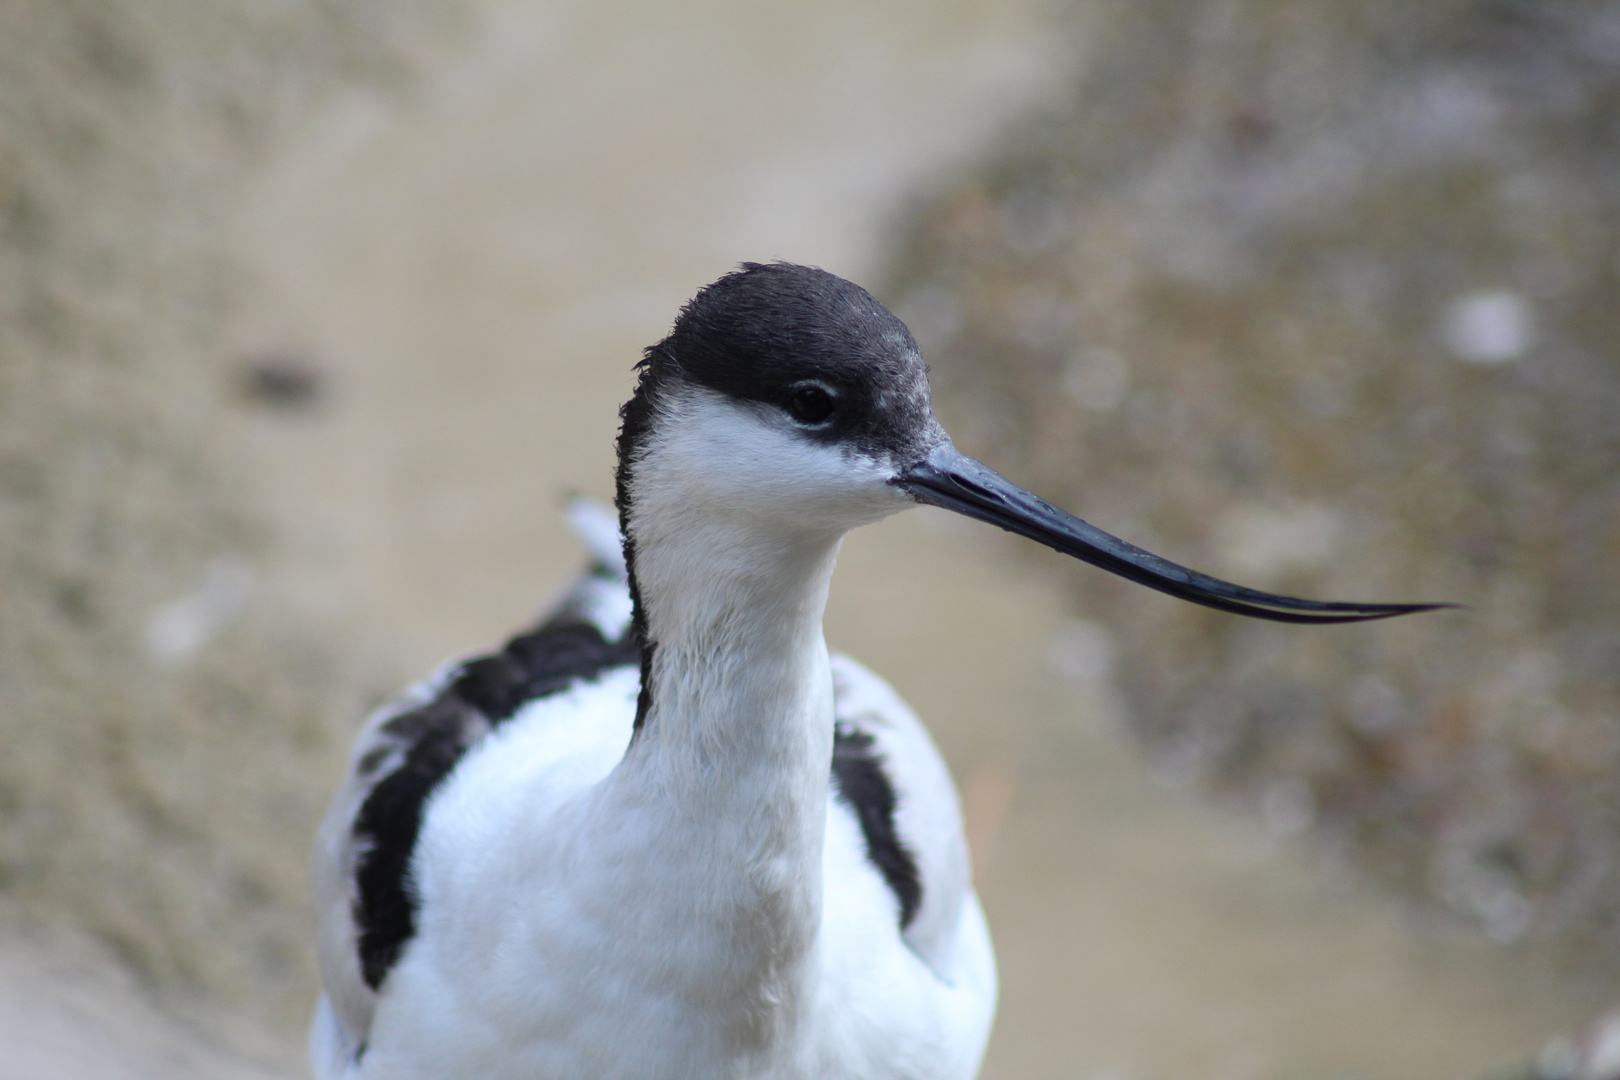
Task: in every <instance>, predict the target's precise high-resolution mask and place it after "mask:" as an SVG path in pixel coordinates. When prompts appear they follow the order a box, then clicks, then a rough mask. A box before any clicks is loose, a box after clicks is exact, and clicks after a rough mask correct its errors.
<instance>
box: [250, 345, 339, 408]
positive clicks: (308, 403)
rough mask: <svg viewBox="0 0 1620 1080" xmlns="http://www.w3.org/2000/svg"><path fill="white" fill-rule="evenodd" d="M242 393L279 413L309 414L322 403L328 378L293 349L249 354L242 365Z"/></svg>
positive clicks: (252, 401) (256, 402) (254, 402)
mask: <svg viewBox="0 0 1620 1080" xmlns="http://www.w3.org/2000/svg"><path fill="white" fill-rule="evenodd" d="M240 387H241V393H242V396H243V397H244V398H246V399H247V400H248V401H249V402H251V403H253V404H255V405H259V406H262V407H264V408H266V409H271V410H274V411H277V412H288V413H305V412H310V411H312V410H314V409H315V407H316V406H318V405H319V404H321V402H322V400H323V398H324V397H325V394H326V377H325V376H324V375H323V374H322V373H321V371H320V369H319V368H317V367H316V366H315V365H314V363H312V362H311V361H310V360H309V358H308V357H305V356H302V355H300V354H298V353H295V352H291V351H280V350H278V351H273V352H264V353H258V354H254V355H251V356H249V357H248V358H247V359H246V360H245V361H243V364H242V373H241V379H240Z"/></svg>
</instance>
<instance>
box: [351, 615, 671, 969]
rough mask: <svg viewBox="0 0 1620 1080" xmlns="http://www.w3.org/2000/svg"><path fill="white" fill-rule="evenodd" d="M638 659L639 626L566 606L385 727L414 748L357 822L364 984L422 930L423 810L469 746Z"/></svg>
mask: <svg viewBox="0 0 1620 1080" xmlns="http://www.w3.org/2000/svg"><path fill="white" fill-rule="evenodd" d="M639 660H640V648H639V647H638V645H637V642H636V635H635V634H634V633H633V632H632V633H626V634H625V636H624V637H623V638H621V639H620V640H618V641H607V640H606V639H604V638H603V637H602V634H601V632H600V631H599V630H597V629H596V627H595V626H593V625H591V624H590V623H588V622H583V621H580V620H578V619H575V618H570V617H568V615H567V614H566V613H565V614H564V615H563V616H561V617H559V618H558V619H554V620H552V621H550V622H547V623H546V624H545V625H543V626H541V627H540V628H539V629H537V630H534V631H532V632H530V633H527V634H520V635H518V636H517V637H514V638H513V639H512V640H511V641H508V642H507V643H506V646H505V648H503V649H502V650H501V651H500V652H498V653H491V654H490V655H488V656H481V657H478V658H477V659H475V660H469V661H468V662H467V663H465V664H463V665H462V666H461V669H460V670H459V671H458V672H457V673H456V675H455V677H454V678H453V679H452V680H451V681H450V683H449V685H447V686H446V687H445V689H444V691H443V692H442V693H441V694H440V695H439V696H438V697H437V698H435V699H434V700H433V701H430V702H428V703H427V704H426V705H423V706H421V707H419V708H416V709H412V710H410V711H409V712H405V713H401V714H400V715H399V716H396V717H394V718H393V719H391V720H389V721H388V722H387V723H385V724H384V725H383V731H384V733H385V734H387V735H390V736H393V737H395V738H397V739H398V740H399V741H400V742H403V743H407V744H408V749H407V750H406V752H405V759H404V761H403V762H401V763H400V765H399V766H398V767H397V768H395V769H394V771H393V772H391V773H389V774H388V775H387V776H385V777H383V778H382V779H381V780H379V781H378V782H377V784H376V786H375V787H373V788H372V789H371V792H370V794H368V795H367V796H366V800H365V802H364V803H362V804H361V806H360V812H359V813H358V814H356V815H355V820H354V836H355V839H356V840H357V841H358V842H359V845H360V850H361V855H360V859H359V865H358V866H357V868H356V871H355V902H354V919H355V924H356V926H357V927H358V929H359V945H358V947H359V954H360V973H361V976H362V977H363V978H364V979H365V981H366V985H367V986H369V987H371V988H372V989H373V990H375V989H377V988H378V987H380V986H381V985H382V981H383V978H384V977H385V976H386V975H387V974H388V971H389V969H390V968H392V967H393V966H394V963H395V961H397V960H398V959H399V954H400V952H401V950H403V949H404V947H405V944H406V942H408V941H409V940H410V939H411V937H412V936H413V935H414V934H415V933H416V911H417V907H418V900H417V898H416V896H415V895H414V890H413V888H412V885H411V881H410V862H411V853H412V852H413V851H414V850H415V848H416V838H417V835H418V834H419V833H420V832H421V828H422V812H423V808H424V807H425V806H426V805H427V800H428V796H430V795H431V794H432V793H433V791H434V789H435V788H436V787H438V785H439V783H440V782H441V781H443V780H444V778H445V777H446V776H448V775H449V774H450V771H451V770H452V769H454V768H455V766H456V763H457V762H458V761H460V760H461V757H462V755H463V754H465V753H466V752H467V749H468V747H470V746H472V745H473V744H474V743H476V742H477V741H478V740H479V739H481V738H483V737H484V735H486V734H487V733H488V732H489V731H490V730H491V729H492V728H493V727H496V726H498V725H499V724H501V723H502V722H503V721H505V720H508V719H510V718H511V717H512V716H513V714H515V713H516V712H517V711H518V710H519V709H521V708H522V707H523V706H524V705H525V704H527V703H528V702H531V701H534V700H537V699H539V698H543V697H547V696H549V695H551V694H555V693H557V692H559V691H561V690H566V689H567V688H568V687H569V686H570V685H572V684H573V683H575V682H577V681H580V680H585V679H593V678H596V677H597V676H598V675H601V674H602V673H603V672H605V671H607V670H608V669H610V668H615V667H623V666H626V665H633V664H636V663H638V662H639ZM362 765H364V763H362Z"/></svg>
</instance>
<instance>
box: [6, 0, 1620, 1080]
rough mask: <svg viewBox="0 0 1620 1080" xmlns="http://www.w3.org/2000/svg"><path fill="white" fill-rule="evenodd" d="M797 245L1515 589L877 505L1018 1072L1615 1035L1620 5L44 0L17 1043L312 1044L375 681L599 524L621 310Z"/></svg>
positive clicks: (952, 333)
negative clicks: (1217, 608)
mask: <svg viewBox="0 0 1620 1080" xmlns="http://www.w3.org/2000/svg"><path fill="white" fill-rule="evenodd" d="M773 258H784V259H790V260H793V261H799V262H809V263H815V264H818V265H821V266H824V267H826V268H827V269H829V270H832V271H834V272H837V273H840V274H843V275H845V276H847V277H851V278H853V279H855V280H857V281H859V282H861V283H862V284H865V285H867V286H868V287H869V288H871V289H873V291H874V292H877V293H878V294H879V295H880V296H881V297H883V298H884V299H886V300H887V301H888V302H890V303H891V304H892V305H893V306H894V307H895V309H896V310H897V311H898V312H899V313H900V314H901V316H902V317H903V318H905V319H906V320H907V321H908V323H909V324H910V325H911V326H912V328H913V330H914V331H915V332H916V334H917V337H918V339H919V341H920V342H921V343H922V345H923V348H924V352H925V355H926V356H927V357H928V358H929V360H930V362H931V363H932V365H933V369H934V380H935V391H936V397H937V404H938V406H939V409H940V412H941V414H942V416H943V417H944V418H945V420H946V423H947V426H948V427H949V428H950V429H951V430H952V431H953V433H954V434H955V436H956V439H957V442H958V444H959V445H961V446H962V447H963V448H964V449H965V450H966V451H967V452H969V453H971V454H974V455H975V456H978V457H981V458H982V459H983V460H985V461H986V462H988V463H990V464H991V465H993V466H995V467H997V468H999V469H1002V470H1003V471H1005V472H1007V473H1008V474H1009V475H1010V476H1012V477H1013V478H1014V479H1016V480H1018V481H1019V482H1021V483H1024V484H1026V485H1028V486H1030V487H1032V488H1034V489H1035V490H1037V491H1039V492H1041V493H1042V494H1044V495H1046V496H1047V497H1049V498H1051V499H1052V500H1053V501H1055V502H1059V503H1061V504H1063V505H1065V506H1067V507H1069V508H1071V509H1073V510H1075V511H1076V512H1077V513H1080V514H1081V515H1082V516H1084V517H1086V518H1088V519H1089V520H1092V521H1093V522H1095V523H1096V524H1098V525H1099V526H1101V527H1103V528H1105V529H1108V530H1110V531H1112V532H1115V533H1118V534H1120V535H1123V536H1124V537H1125V538H1127V539H1130V540H1132V541H1135V542H1137V543H1139V544H1142V545H1143V546H1146V547H1149V548H1151V549H1153V550H1155V551H1159V552H1161V553H1163V554H1164V555H1166V556H1168V557H1170V558H1173V559H1176V560H1178V561H1183V562H1186V563H1189V564H1191V565H1194V566H1199V567H1202V568H1205V569H1208V570H1210V571H1212V572H1216V573H1220V574H1222V575H1224V576H1229V577H1233V578H1236V579H1238V580H1241V581H1244V582H1246V583H1250V584H1254V585H1258V586H1260V587H1265V588H1274V589H1278V590H1281V591H1287V592H1292V593H1296V594H1302V595H1321V596H1329V597H1335V598H1342V599H1372V600H1452V601H1459V602H1462V603H1466V604H1468V605H1470V610H1468V611H1463V612H1453V613H1443V614H1438V615H1428V616H1422V617H1418V618H1413V619H1408V620H1402V621H1399V622H1396V623H1387V624H1375V625H1372V626H1367V627H1359V628H1337V629H1334V628H1325V629H1299V628H1288V627H1279V626H1274V625H1270V624H1258V623H1251V622H1246V621H1243V620H1237V619H1231V618H1227V617H1223V616H1219V615H1215V614H1214V613H1210V612H1205V611H1202V610H1200V609H1193V608H1191V607H1189V606H1187V605H1181V604H1176V603H1175V602H1173V601H1170V600H1168V599H1165V598H1162V597H1159V596H1158V595H1156V594H1153V593H1149V592H1147V591H1145V590H1142V589H1139V588H1135V587H1132V586H1128V585H1126V584H1124V583H1121V582H1118V581H1116V580H1115V579H1112V578H1109V577H1106V576H1105V575H1102V574H1100V573H1097V572H1094V571H1090V570H1087V569H1085V568H1081V567H1077V566H1074V565H1069V564H1066V563H1065V562H1063V561H1062V560H1060V559H1059V558H1058V557H1056V556H1048V555H1047V554H1046V553H1043V552H1039V551H1034V550H1031V549H1030V548H1028V547H1026V546H1022V545H1019V544H1017V543H1014V542H1010V541H1007V540H1005V539H1004V538H1002V537H1000V536H999V535H991V534H989V533H988V531H986V530H982V529H981V528H980V527H978V526H975V525H974V524H972V523H970V522H966V521H960V520H944V519H943V517H937V516H934V515H933V513H932V512H929V511H919V512H916V513H912V514H908V515H905V516H903V517H901V518H899V519H896V520H893V521H891V522H888V523H885V524H884V525H882V526H878V527H875V528H873V529H868V530H864V531H862V532H860V533H857V534H855V535H853V536H852V537H851V538H850V539H849V541H848V542H847V545H846V548H845V554H844V557H843V559H842V561H841V566H840V570H839V575H838V577H837V578H836V580H835V585H834V596H833V600H832V606H831V608H830V610H829V613H828V620H827V622H828V634H829V638H830V640H831V641H832V643H833V645H834V646H835V647H838V648H843V649H846V650H848V651H850V652H852V653H854V654H855V655H857V656H859V657H861V658H862V659H863V660H864V661H866V662H868V663H869V664H871V665H872V666H874V667H875V668H876V669H877V670H879V671H881V672H883V673H884V674H885V675H886V676H888V677H889V678H891V680H892V681H893V682H894V683H895V684H896V685H897V687H898V688H899V689H900V691H901V692H902V694H904V695H905V696H906V697H907V698H909V699H910V700H911V702H912V703H913V704H914V705H915V706H916V707H917V708H918V710H919V712H920V713H921V714H922V715H923V716H924V718H925V719H926V720H927V721H928V722H929V724H930V726H931V728H932V730H933V731H934V733H935V735H936V738H937V739H938V741H939V742H940V744H941V748H942V749H943V751H944V752H945V754H946V756H947V758H948V759H949V761H950V764H951V766H952V768H953V770H954V771H955V774H956V777H957V780H958V783H959V785H960V786H961V787H962V789H963V793H964V799H965V804H966V810H967V818H968V824H969V829H970V833H971V837H970V838H971V840H972V843H973V846H974V852H975V862H976V866H977V873H978V878H979V883H980V889H981V893H982V895H983V896H984V899H985V902H986V906H987V908H988V911H989V915H990V920H991V925H992V929H993V932H994V935H995V937H996V940H997V946H998V952H999V954H1000V960H1001V971H1002V978H1003V997H1002V1005H1001V1010H1000V1015H999V1019H998V1022H997V1027H996V1032H995V1035H994V1038H993V1041H992V1044H991V1048H990V1052H989V1057H988V1059H987V1062H986V1065H985V1076H986V1078H987V1080H1012V1078H1026V1077H1028V1078H1033V1077H1065V1078H1079V1080H1352V1078H1356V1080H1452V1078H1454V1080H1483V1078H1487V1077H1496V1078H1504V1077H1520V1078H1522V1077H1531V1076H1534V1077H1537V1078H1540V1080H1555V1078H1563V1080H1568V1078H1570V1077H1582V1078H1584V1080H1597V1078H1599V1077H1606V1078H1609V1080H1612V1077H1613V1076H1615V1075H1620V1063H1617V1062H1616V1061H1615V1060H1614V1055H1615V1052H1616V1049H1617V1048H1620V1042H1617V1041H1616V1038H1610V1039H1609V1040H1608V1041H1605V1032H1606V1031H1607V1032H1608V1034H1609V1035H1610V1036H1616V1035H1617V1033H1620V1029H1615V1028H1610V1029H1605V1028H1604V1027H1603V1025H1602V1024H1601V1023H1596V1022H1597V1021H1598V1020H1599V1018H1600V1017H1602V1016H1603V1015H1604V1013H1605V1009H1606V1008H1607V1007H1608V1006H1611V1005H1613V1004H1615V1003H1616V1002H1620V967H1617V964H1616V961H1617V960H1620V467H1617V466H1620V362H1617V361H1616V359H1615V350H1616V348H1617V346H1620V304H1617V302H1616V301H1617V286H1620V4H1616V3H1598V2H1592V0H1584V2H1578V3H1577V2H1573V0H1571V2H1557V0H1428V2H1426V3H1423V4H1412V3H1403V2H1400V0H1344V2H1341V0H1199V2H1188V0H1065V2H1062V3H1054V2H1052V0H999V2H992V0H943V2H941V0H933V2H925V0H862V2H855V0H827V2H824V3H821V4H817V5H789V4H755V5H747V6H744V5H731V4H721V3H709V2H705V0H694V2H693V3H690V4H686V5H682V6H681V7H680V8H678V9H677V8H674V7H672V6H668V5H659V4H653V3H645V2H643V3H632V2H627V0H611V2H607V3H595V4H588V3H583V2H579V0H566V2H564V0H559V2H556V3H542V2H540V0H389V2H384V0H219V2H216V3H212V4H206V5H201V4H195V3H183V2H180V0H3V2H0V748H3V749H0V1080H38V1078H44V1077H50V1078H53V1080H55V1078H62V1080H90V1078H96V1080H101V1078H108V1080H111V1078H118V1080H124V1078H132V1080H133V1078H150V1077H163V1078H175V1080H186V1078H189V1077H215V1078H227V1080H230V1078H237V1077H240V1078H259V1080H266V1078H272V1077H281V1078H291V1077H302V1076H305V1075H307V1072H306V1068H305V1066H304V1064H303V1049H302V1043H303V1027H304V1024H305V1021H306V1017H307V1015H308V1012H309V1009H310V1007H311V1004H312V1001H313V999H314V995H315V993H316V989H315V986H316V978H315V974H314V963H313V950H312V939H313V918H312V915H311V911H310V907H309V904H308V901H307V898H306V889H307V881H306V873H305V855H306V850H307V847H308V844H309V840H310V837H311V835H312V833H313V830H314V827H315V823H316V821H317V820H318V818H319V816H320V814H321V812H322V811H323V809H324V806H325V802H326V799H327V798H328V796H329V794H330V793H331V792H332V790H333V789H334V788H335V787H336V785H337V783H338V780H339V777H340V776H341V773H342V770H343V766H344V760H345V756H346V752H347V744H348V741H349V739H350V737H351V735H352V733H353V731H354V730H355V728H356V726H357V725H358V723H359V719H360V717H361V716H362V715H363V713H364V712H365V710H366V709H367V708H368V707H370V706H371V705H372V704H374V703H376V702H377V701H378V700H379V699H380V698H381V697H382V696H384V695H385V694H387V693H388V692H389V691H390V690H392V689H394V688H395V687H397V686H398V685H399V684H401V683H403V682H405V681H408V680H410V679H412V678H415V677H417V676H419V675H421V674H422V673H424V672H425V671H426V670H428V669H429V668H430V667H432V666H433V665H435V664H436V663H438V662H439V661H440V660H442V659H443V658H445V657H447V656H450V655H454V654H457V653H461V652H465V651H468V650H475V649H481V648H487V647H489V646H490V645H492V644H494V643H497V642H498V641H500V640H501V639H502V638H503V637H504V635H506V634H507V633H509V632H510V631H512V630H513V629H515V628H517V627H519V626H521V625H522V624H523V623H524V622H525V621H526V620H528V619H529V618H530V617H531V616H532V615H533V614H534V613H535V612H536V611H537V610H539V609H540V608H541V607H542V606H543V605H544V604H545V603H546V601H547V600H548V599H549V597H551V596H552V595H553V594H554V593H555V592H556V591H557V590H558V589H560V588H561V587H562V586H563V585H564V584H565V583H566V582H567V581H568V580H569V578H570V576H571V575H572V574H573V573H574V572H575V570H576V568H577V566H578V564H579V559H580V556H579V553H578V550H577V548H576V546H575V544H574V542H573V540H572V539H571V538H570V536H569V535H568V533H567V530H566V528H565V527H564V525H563V523H562V521H561V517H560V514H559V513H558V503H559V500H560V499H561V498H562V497H563V496H564V495H565V494H566V493H567V492H570V491H585V492H589V493H593V494H596V495H599V496H602V497H604V498H605V497H607V496H608V495H609V494H610V492H611V468H612V455H611V449H612V437H613V434H614V432H615V430H616V410H617V407H618V405H619V403H620V401H621V400H622V399H623V398H624V397H625V396H626V395H627V394H628V392H629V389H630V386H631V371H630V368H631V365H632V364H633V363H634V361H635V360H636V359H637V358H638V356H639V353H640V350H641V349H642V348H643V347H644V346H645V345H647V344H649V343H651V342H652V341H654V340H656V339H658V338H659V337H660V336H662V334H663V333H664V332H665V330H666V329H667V327H668V325H669V323H670V321H671V320H672V318H673V316H674V313H675V311H676V310H677V309H678V307H679V305H680V304H681V302H682V301H684V300H685V299H686V298H687V297H689V296H690V295H691V294H692V293H693V292H694V291H696V289H697V288H699V287H700V286H702V285H703V284H705V283H706V282H708V281H710V280H712V279H713V278H715V277H717V276H719V275H720V274H722V273H724V272H725V271H727V270H728V269H729V268H731V267H732V266H734V265H735V264H736V263H737V262H739V261H741V260H744V259H773ZM1594 1023H1596V1026H1595V1027H1594V1026H1593V1025H1594ZM1606 1053H1607V1054H1609V1055H1611V1057H1610V1059H1609V1061H1608V1064H1607V1065H1605V1063H1604V1061H1603V1060H1601V1059H1603V1057H1604V1055H1605V1054H1606ZM1606 1068H1610V1069H1614V1070H1615V1071H1614V1072H1612V1073H1611V1072H1606V1071H1604V1069H1606Z"/></svg>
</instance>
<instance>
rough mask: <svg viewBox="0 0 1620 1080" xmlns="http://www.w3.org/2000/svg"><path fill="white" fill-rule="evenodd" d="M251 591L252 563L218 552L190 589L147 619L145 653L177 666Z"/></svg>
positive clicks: (228, 618)
mask: <svg viewBox="0 0 1620 1080" xmlns="http://www.w3.org/2000/svg"><path fill="white" fill-rule="evenodd" d="M252 591H253V567H252V566H250V565H249V564H248V562H247V561H246V560H245V559H240V558H233V557H230V556H221V557H219V558H217V559H215V560H214V561H213V562H211V563H209V564H208V570H207V572H206V573H205V574H204V575H203V580H202V583H201V584H200V585H199V586H198V587H197V588H196V589H195V590H194V591H192V592H189V593H187V594H185V595H184V596H179V597H176V598H175V599H173V600H170V601H169V602H168V603H166V604H162V605H160V606H159V607H158V608H157V610H155V611H153V612H152V615H151V617H150V618H148V619H147V620H146V635H145V637H146V653H147V655H148V656H150V657H151V658H152V659H153V660H155V661H156V662H157V663H158V664H159V665H161V666H163V667H167V668H173V667H178V666H180V665H181V664H183V663H185V662H186V661H187V660H188V659H190V658H191V656H192V654H193V653H195V652H196V651H197V650H198V649H200V648H202V647H203V646H204V645H206V644H208V643H209V642H210V641H212V640H214V638H216V637H218V636H219V633H220V631H222V630H224V629H225V628H226V627H227V626H229V625H230V624H231V623H233V622H235V621H236V618H237V616H238V615H240V614H241V613H242V608H243V606H244V605H245V604H246V603H247V598H248V594H249V593H251V592H252Z"/></svg>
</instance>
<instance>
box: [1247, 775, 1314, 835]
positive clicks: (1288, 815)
mask: <svg viewBox="0 0 1620 1080" xmlns="http://www.w3.org/2000/svg"><path fill="white" fill-rule="evenodd" d="M1260 817H1261V820H1263V821H1264V822H1265V823H1266V828H1268V829H1270V830H1271V831H1272V832H1273V833H1276V834H1277V835H1278V836H1299V835H1300V834H1301V833H1303V832H1304V831H1305V830H1306V829H1309V828H1310V827H1311V825H1312V823H1314V822H1315V821H1316V794H1315V792H1313V791H1311V788H1310V785H1309V784H1307V783H1305V781H1303V780H1300V779H1298V778H1296V777H1288V778H1286V779H1283V780H1278V781H1277V782H1276V783H1274V784H1272V785H1271V786H1269V787H1267V788H1266V790H1265V794H1263V795H1261V796H1260Z"/></svg>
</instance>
